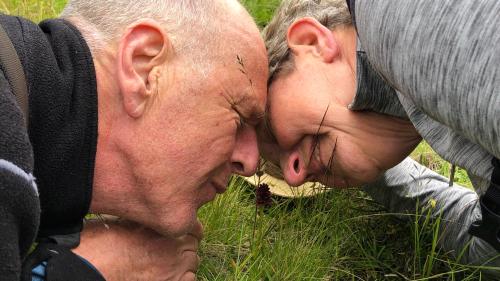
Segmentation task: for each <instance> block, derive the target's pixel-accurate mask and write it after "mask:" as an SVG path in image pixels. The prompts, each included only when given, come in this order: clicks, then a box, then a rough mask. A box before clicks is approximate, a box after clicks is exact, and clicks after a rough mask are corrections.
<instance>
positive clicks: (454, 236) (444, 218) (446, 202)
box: [364, 158, 500, 278]
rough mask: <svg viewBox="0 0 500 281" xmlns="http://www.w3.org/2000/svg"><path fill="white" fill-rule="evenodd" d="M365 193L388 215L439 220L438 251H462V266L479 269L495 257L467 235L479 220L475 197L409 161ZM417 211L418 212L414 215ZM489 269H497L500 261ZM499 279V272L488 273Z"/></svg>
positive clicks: (499, 259) (477, 240) (488, 248)
mask: <svg viewBox="0 0 500 281" xmlns="http://www.w3.org/2000/svg"><path fill="white" fill-rule="evenodd" d="M364 189H365V191H366V192H367V193H368V194H369V195H370V196H372V198H373V199H374V200H376V201H377V202H379V203H381V204H382V205H384V206H385V207H386V208H387V209H388V210H389V211H390V212H393V213H397V214H404V215H405V217H408V218H410V219H412V220H413V219H414V218H415V217H414V216H415V215H422V214H423V215H425V214H427V213H428V212H429V213H430V215H431V216H432V217H433V218H435V219H436V218H438V217H439V218H440V219H441V224H440V239H439V243H440V245H441V247H442V248H443V249H444V250H445V251H446V252H449V253H450V254H452V255H454V256H455V257H457V256H458V255H459V254H460V252H461V251H462V249H465V251H464V254H463V256H462V259H461V262H463V263H471V264H475V265H482V264H484V263H486V262H487V261H489V260H490V259H491V258H492V257H494V256H497V257H498V253H497V252H496V251H495V250H494V249H493V248H492V247H491V246H490V245H489V244H487V243H486V242H484V241H482V240H481V239H477V238H476V237H473V236H471V235H469V233H468V229H469V226H470V224H471V223H472V222H474V221H476V220H478V219H480V218H481V209H480V207H479V204H478V196H477V194H476V193H475V192H474V191H472V190H470V189H467V188H464V187H462V186H459V185H453V186H451V187H450V186H448V179H447V178H445V177H443V176H441V175H439V174H437V173H435V172H433V171H431V170H430V169H428V168H426V167H424V166H422V165H420V164H418V163H417V162H415V161H414V160H412V159H411V158H406V159H405V160H404V161H403V162H401V163H400V164H398V165H397V166H395V167H393V168H392V169H390V170H388V171H387V172H386V173H385V174H384V175H383V176H382V177H381V178H380V179H378V180H377V181H376V182H374V183H372V184H369V185H366V186H365V187H364ZM417 208H418V212H417ZM488 265H492V266H496V267H498V266H500V258H496V259H493V260H491V262H490V263H488ZM489 274H495V276H496V277H497V278H499V277H500V272H496V273H489Z"/></svg>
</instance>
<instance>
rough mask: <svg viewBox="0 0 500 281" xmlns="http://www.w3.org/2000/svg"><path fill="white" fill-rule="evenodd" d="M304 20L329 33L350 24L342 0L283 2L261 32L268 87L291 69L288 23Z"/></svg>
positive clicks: (294, 0)
mask: <svg viewBox="0 0 500 281" xmlns="http://www.w3.org/2000/svg"><path fill="white" fill-rule="evenodd" d="M304 17H312V18H314V19H316V20H317V21H319V22H320V23H321V24H323V25H324V26H326V27H328V28H329V29H330V30H333V28H334V27H337V26H341V25H351V24H352V19H351V14H350V13H349V9H348V8H347V4H346V0H283V1H282V2H281V5H280V6H279V8H278V9H277V10H276V12H275V14H274V17H273V19H272V20H271V21H270V22H269V24H268V25H267V26H266V28H264V30H263V31H262V34H263V37H264V41H265V43H266V48H267V52H268V56H269V81H268V84H271V82H272V81H273V80H274V79H276V77H277V76H278V74H287V73H288V72H289V71H291V70H292V69H293V66H294V64H293V56H291V55H290V49H289V48H288V43H287V32H288V28H289V27H290V25H291V24H292V23H294V22H295V21H296V20H297V19H300V18H304Z"/></svg>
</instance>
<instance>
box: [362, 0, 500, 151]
mask: <svg viewBox="0 0 500 281" xmlns="http://www.w3.org/2000/svg"><path fill="white" fill-rule="evenodd" d="M355 9H356V25H357V28H358V34H359V40H360V42H361V45H362V46H363V49H364V51H365V52H366V55H367V57H368V60H369V61H370V64H371V66H372V67H373V68H374V69H375V70H376V71H377V72H378V73H379V74H381V76H382V77H383V78H384V79H385V80H386V81H387V82H388V83H389V84H390V85H391V86H393V87H394V88H395V89H396V90H397V91H398V92H400V93H401V94H402V95H404V96H405V97H406V98H408V99H409V100H411V101H412V102H413V104H415V106H416V107H417V108H419V109H420V110H421V111H422V112H424V113H425V114H427V115H428V116H430V118H432V119H433V120H436V121H437V122H439V123H441V124H444V125H445V126H447V127H449V128H450V129H452V130H453V131H454V132H457V133H458V134H460V135H461V136H463V137H465V138H467V139H469V140H471V142H473V143H477V144H479V145H480V146H481V147H483V148H484V149H486V150H487V151H488V152H489V153H491V154H493V155H494V156H496V157H497V158H500V139H499V137H500V76H499V72H500V68H499V65H500V52H499V50H500V32H498V30H499V27H500V16H499V15H500V1H498V0H482V1H470V0H441V1H435V0H421V1H409V0H408V1H403V0H377V1H371V0H358V1H356V7H355Z"/></svg>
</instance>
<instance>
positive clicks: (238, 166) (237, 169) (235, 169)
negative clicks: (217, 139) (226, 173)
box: [233, 162, 244, 173]
mask: <svg viewBox="0 0 500 281" xmlns="http://www.w3.org/2000/svg"><path fill="white" fill-rule="evenodd" d="M243 171H244V167H243V164H241V163H240V162H233V172H237V173H243Z"/></svg>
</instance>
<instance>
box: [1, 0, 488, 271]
mask: <svg viewBox="0 0 500 281" xmlns="http://www.w3.org/2000/svg"><path fill="white" fill-rule="evenodd" d="M64 2H65V1H64V0H52V1H40V0H10V1H9V0H0V10H2V11H3V12H7V13H10V14H14V15H22V16H26V17H28V18H30V19H32V20H34V21H40V20H42V19H44V18H48V17H53V16H55V15H57V14H58V13H59V12H60V11H61V9H62V8H63V6H64ZM242 2H243V3H244V4H245V5H246V6H247V8H248V9H249V10H250V12H251V13H252V14H253V15H254V17H255V18H256V21H257V23H258V24H259V25H260V26H261V27H262V26H264V25H265V23H266V22H267V21H268V20H269V18H270V17H271V16H272V12H273V10H274V8H275V6H276V5H277V4H278V3H279V0H268V1H266V0H245V1H242ZM412 157H413V158H414V159H416V160H417V161H420V162H421V163H423V164H424V165H426V166H428V167H430V168H431V169H433V170H435V171H437V172H439V173H441V174H443V175H445V176H448V175H449V170H450V165H449V163H447V162H445V161H443V160H442V159H440V158H439V157H438V156H437V155H436V154H435V153H434V152H432V150H431V149H430V147H429V146H428V145H427V144H425V143H422V144H421V145H419V147H418V148H417V149H416V150H415V151H414V152H413V153H412ZM455 182H456V183H460V184H462V185H464V186H468V187H470V186H471V184H470V181H469V180H468V178H467V174H466V172H465V171H464V170H462V169H460V168H459V169H458V170H457V172H456V174H455ZM256 211H257V212H256ZM428 212H429V211H417V212H416V214H414V215H405V216H402V215H401V214H399V215H398V214H389V213H387V212H385V211H384V210H383V208H382V207H381V206H380V205H378V204H376V203H375V202H373V201H372V200H371V199H370V198H368V197H367V196H366V195H365V194H364V193H363V192H362V191H360V190H357V189H350V190H334V191H331V192H328V193H324V194H322V195H320V196H317V197H314V198H299V199H294V200H292V199H283V198H273V204H272V206H270V207H268V208H259V209H256V207H255V195H254V191H253V187H251V186H249V185H248V184H247V183H246V182H244V181H243V180H242V179H240V178H238V177H234V178H233V179H232V180H231V183H230V187H229V189H228V191H227V192H226V193H225V194H224V195H222V196H219V197H218V198H217V199H216V200H215V201H214V202H212V203H210V204H208V205H206V206H205V207H203V208H202V209H201V210H200V218H201V220H202V221H203V222H204V225H205V239H204V240H203V242H202V244H201V247H200V256H201V258H202V263H201V266H200V270H199V272H198V278H199V280H249V281H250V280H255V281H257V280H341V281H344V280H481V275H480V273H479V272H478V271H477V268H474V267H469V266H465V265H460V264H459V263H457V262H456V260H454V259H451V258H450V257H449V256H448V255H447V254H446V253H443V252H442V251H440V250H439V248H438V247H436V244H437V243H436V242H437V241H438V240H439V239H440V233H439V225H440V220H439V218H438V219H434V220H432V219H430V216H429V215H428V214H429V213H428ZM254 218H256V219H255V220H254Z"/></svg>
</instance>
